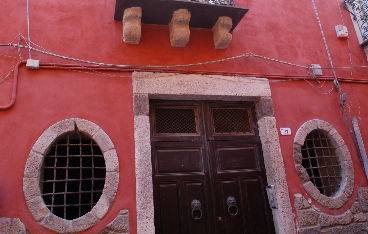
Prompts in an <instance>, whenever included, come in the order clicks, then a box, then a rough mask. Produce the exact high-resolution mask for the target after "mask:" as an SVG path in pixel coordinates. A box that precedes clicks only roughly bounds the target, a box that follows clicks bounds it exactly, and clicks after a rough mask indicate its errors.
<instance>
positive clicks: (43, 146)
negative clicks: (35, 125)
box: [32, 128, 57, 155]
mask: <svg viewBox="0 0 368 234" xmlns="http://www.w3.org/2000/svg"><path fill="white" fill-rule="evenodd" d="M56 138H57V134H56V133H55V132H53V131H52V130H51V129H50V128H49V129H47V130H46V131H44V132H43V133H42V135H41V136H40V137H39V138H38V139H37V141H36V143H35V144H34V145H33V148H32V150H33V151H35V152H37V153H40V154H42V155H45V154H47V153H48V151H49V148H50V147H51V145H52V143H54V141H55V139H56Z"/></svg>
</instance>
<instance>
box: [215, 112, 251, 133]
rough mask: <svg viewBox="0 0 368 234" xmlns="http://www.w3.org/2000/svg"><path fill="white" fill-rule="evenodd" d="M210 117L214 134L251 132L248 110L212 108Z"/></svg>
mask: <svg viewBox="0 0 368 234" xmlns="http://www.w3.org/2000/svg"><path fill="white" fill-rule="evenodd" d="M212 116H213V126H214V132H215V133H216V134H224V133H239V134H240V133H251V132H252V128H251V123H250V116H249V110H248V109H245V108H214V109H212Z"/></svg>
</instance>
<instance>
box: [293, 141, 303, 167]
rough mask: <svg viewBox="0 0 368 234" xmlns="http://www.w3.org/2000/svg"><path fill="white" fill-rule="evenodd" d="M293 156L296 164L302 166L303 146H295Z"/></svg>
mask: <svg viewBox="0 0 368 234" xmlns="http://www.w3.org/2000/svg"><path fill="white" fill-rule="evenodd" d="M293 155H294V163H295V164H302V161H303V156H302V146H301V145H299V144H295V143H294V144H293Z"/></svg>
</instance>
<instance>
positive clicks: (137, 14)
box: [123, 7, 142, 44]
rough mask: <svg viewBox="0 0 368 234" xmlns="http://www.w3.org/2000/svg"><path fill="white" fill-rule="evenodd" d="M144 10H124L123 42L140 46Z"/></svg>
mask: <svg viewBox="0 0 368 234" xmlns="http://www.w3.org/2000/svg"><path fill="white" fill-rule="evenodd" d="M141 18H142V8H140V7H131V8H127V9H125V10H124V16H123V41H124V42H125V43H129V44H139V41H140V40H141Z"/></svg>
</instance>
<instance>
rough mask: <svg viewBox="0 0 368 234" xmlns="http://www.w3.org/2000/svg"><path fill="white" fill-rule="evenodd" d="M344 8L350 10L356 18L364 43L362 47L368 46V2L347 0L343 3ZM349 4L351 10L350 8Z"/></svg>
mask: <svg viewBox="0 0 368 234" xmlns="http://www.w3.org/2000/svg"><path fill="white" fill-rule="evenodd" d="M342 4H343V7H344V8H345V9H346V10H348V11H349V12H350V13H351V14H352V15H353V16H354V17H353V18H354V20H355V21H356V23H357V25H358V27H359V30H360V33H361V35H362V39H363V42H362V43H361V46H367V45H368V0H345V1H343V3H342ZM348 4H349V6H350V7H351V10H352V11H350V10H349V8H348Z"/></svg>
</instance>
